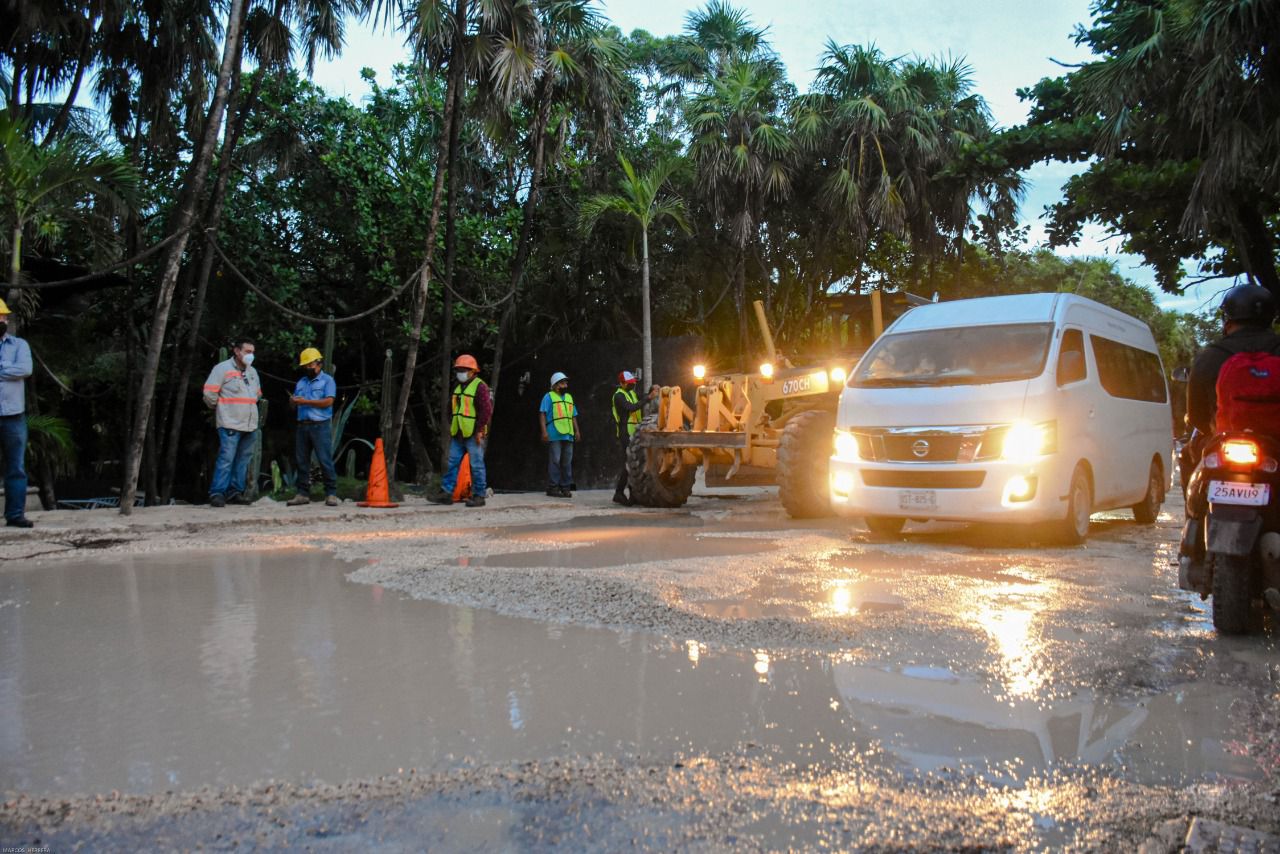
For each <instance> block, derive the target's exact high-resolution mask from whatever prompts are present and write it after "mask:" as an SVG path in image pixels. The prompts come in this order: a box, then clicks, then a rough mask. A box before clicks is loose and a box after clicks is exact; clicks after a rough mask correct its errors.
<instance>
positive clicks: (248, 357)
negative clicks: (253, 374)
mask: <svg viewBox="0 0 1280 854" xmlns="http://www.w3.org/2000/svg"><path fill="white" fill-rule="evenodd" d="M240 361H242V362H244V366H245V367H246V368H247V367H249V366H250V365H252V364H253V354H252V353H245V354H244V355H243V356H241V357H240Z"/></svg>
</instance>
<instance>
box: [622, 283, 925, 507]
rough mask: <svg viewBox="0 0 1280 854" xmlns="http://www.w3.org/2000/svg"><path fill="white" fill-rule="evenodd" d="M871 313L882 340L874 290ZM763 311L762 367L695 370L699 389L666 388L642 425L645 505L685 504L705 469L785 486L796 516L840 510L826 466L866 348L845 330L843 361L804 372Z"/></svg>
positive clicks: (634, 462) (636, 456) (639, 490)
mask: <svg viewBox="0 0 1280 854" xmlns="http://www.w3.org/2000/svg"><path fill="white" fill-rule="evenodd" d="M864 299H866V298H865V297H864ZM912 299H919V298H912ZM920 301H921V302H924V300H920ZM905 304H906V303H905V302H904V305H905ZM869 307H870V308H871V312H870V313H869V314H870V315H871V316H872V317H873V318H874V320H873V322H872V324H869V325H873V329H869V330H868V331H869V332H871V335H869V336H867V337H868V338H874V336H875V335H878V334H879V332H880V331H881V328H882V321H881V317H882V315H881V313H880V312H881V307H880V294H879V292H873V293H872V294H871V296H870V300H869ZM755 312H756V319H757V320H758V321H759V324H760V330H761V333H762V335H763V338H764V349H765V354H766V357H767V361H766V362H765V363H764V364H762V365H761V366H760V369H759V370H758V371H755V372H752V373H725V374H715V373H709V372H707V371H706V370H705V369H704V368H703V366H700V365H699V366H696V367H695V368H694V370H693V377H694V379H696V380H697V381H698V385H696V386H695V387H693V388H691V389H689V390H688V391H686V390H685V389H684V388H683V387H682V386H679V385H674V386H666V387H663V388H662V390H661V394H660V397H659V399H658V406H657V412H656V413H652V414H650V415H648V416H647V417H646V418H645V419H644V420H643V421H642V422H641V424H640V427H639V429H638V430H637V431H636V434H635V436H634V437H633V439H632V441H631V445H630V448H629V449H628V456H627V474H628V479H629V481H630V485H631V496H632V499H633V500H634V501H635V502H636V503H637V504H640V505H643V506H646V507H679V506H681V505H682V504H684V503H685V501H686V500H687V499H688V497H689V495H690V493H691V492H692V491H693V485H694V481H695V479H696V478H697V472H698V468H699V467H705V470H706V477H707V484H708V485H709V486H717V485H754V484H771V483H776V484H778V495H779V498H781V500H782V504H783V506H784V507H785V508H786V510H787V512H788V513H789V514H790V515H791V516H792V517H793V518H814V517H818V516H825V515H828V514H829V513H830V512H831V509H830V503H829V498H828V491H827V490H828V487H827V460H828V459H829V458H830V456H831V450H832V449H831V441H832V435H833V433H834V431H835V418H836V406H837V404H838V402H839V398H840V390H841V389H842V388H843V387H844V381H845V378H846V376H847V372H848V371H849V370H850V369H851V368H852V366H853V364H854V363H855V362H856V361H857V357H858V356H860V355H861V352H862V350H864V349H865V348H864V347H860V346H858V345H859V344H860V343H862V342H861V341H860V340H859V338H860V337H861V336H859V335H857V334H856V333H855V334H851V332H850V330H849V329H847V328H846V329H844V330H843V331H842V332H841V334H840V335H839V336H838V338H839V340H840V342H841V343H842V344H843V345H844V346H843V347H840V348H839V349H840V350H843V353H844V355H843V356H841V357H836V358H827V359H817V360H814V361H813V362H812V363H810V364H807V365H805V366H803V367H796V366H794V365H792V364H790V362H789V361H788V360H786V359H780V358H779V356H778V353H777V350H776V348H775V347H774V342H773V335H772V333H771V332H770V330H769V326H768V323H767V322H766V319H765V313H764V306H763V305H762V304H761V303H760V302H759V301H757V302H756V303H755ZM849 316H850V314H849V313H846V314H844V315H843V317H844V318H845V319H847V318H848V317H849ZM866 343H868V344H869V343H870V341H869V340H868V341H867V342H866Z"/></svg>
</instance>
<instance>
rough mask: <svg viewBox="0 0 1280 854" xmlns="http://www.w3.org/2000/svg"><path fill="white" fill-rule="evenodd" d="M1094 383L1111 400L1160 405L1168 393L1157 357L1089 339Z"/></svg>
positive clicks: (1106, 341) (1100, 338) (1153, 354)
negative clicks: (1095, 366)
mask: <svg viewBox="0 0 1280 854" xmlns="http://www.w3.org/2000/svg"><path fill="white" fill-rule="evenodd" d="M1089 343H1090V344H1091V345H1092V346H1093V359H1094V361H1095V362H1097V363H1098V380H1099V381H1100V382H1101V383H1102V387H1103V389H1105V390H1106V392H1107V394H1109V395H1111V396H1112V397H1122V398H1125V399H1127V400H1143V401H1149V402H1151V403H1164V402H1165V401H1167V400H1168V399H1169V392H1168V389H1167V387H1166V386H1165V382H1164V373H1163V371H1161V369H1160V357H1159V356H1157V355H1156V354H1155V353H1149V352H1147V351H1146V350H1139V349H1138V348H1137V347H1130V346H1129V345H1128V344H1121V343H1120V342H1119V341H1112V340H1111V339H1109V338H1102V337H1099V336H1097V335H1090V336H1089Z"/></svg>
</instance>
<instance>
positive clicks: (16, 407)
mask: <svg viewBox="0 0 1280 854" xmlns="http://www.w3.org/2000/svg"><path fill="white" fill-rule="evenodd" d="M29 376H31V347H30V346H29V345H28V344H27V342H26V341H23V340H22V339H21V338H18V337H16V336H13V335H9V334H8V333H6V334H5V336H4V337H3V338H0V415H21V414H22V413H24V412H26V411H27V396H26V383H25V382H24V381H25V380H26V378H27V377H29Z"/></svg>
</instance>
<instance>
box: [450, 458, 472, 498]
mask: <svg viewBox="0 0 1280 854" xmlns="http://www.w3.org/2000/svg"><path fill="white" fill-rule="evenodd" d="M470 497H471V455H470V454H463V455H462V462H460V463H458V483H457V485H456V486H454V488H453V500H454V501H466V500H467V499H468V498H470Z"/></svg>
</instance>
